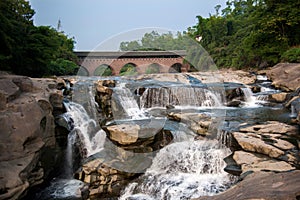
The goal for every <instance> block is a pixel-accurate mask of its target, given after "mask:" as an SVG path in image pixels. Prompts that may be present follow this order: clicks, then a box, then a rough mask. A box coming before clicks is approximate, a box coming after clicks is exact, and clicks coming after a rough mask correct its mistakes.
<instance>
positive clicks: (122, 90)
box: [113, 82, 146, 120]
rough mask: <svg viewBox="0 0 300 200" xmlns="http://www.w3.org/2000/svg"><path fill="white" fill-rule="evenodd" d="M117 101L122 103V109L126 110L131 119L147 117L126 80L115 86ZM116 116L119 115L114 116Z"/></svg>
mask: <svg viewBox="0 0 300 200" xmlns="http://www.w3.org/2000/svg"><path fill="white" fill-rule="evenodd" d="M113 95H114V96H115V98H116V99H117V101H118V102H119V103H120V104H121V107H122V109H123V110H124V111H125V112H126V114H127V117H128V118H131V119H135V120H137V119H145V118H146V115H145V113H144V112H143V111H142V110H141V109H140V107H139V105H138V103H137V102H136V100H135V98H134V96H133V93H132V92H131V91H130V90H129V88H127V87H126V83H125V82H121V83H118V84H117V86H116V87H115V88H114V94H113ZM114 117H115V118H116V117H117V116H114Z"/></svg>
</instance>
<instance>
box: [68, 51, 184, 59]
mask: <svg viewBox="0 0 300 200" xmlns="http://www.w3.org/2000/svg"><path fill="white" fill-rule="evenodd" d="M74 53H75V55H77V57H78V58H85V57H95V58H149V57H156V58H166V57H167V58H170V57H171V58H174V57H175V58H176V57H184V56H186V54H187V53H186V51H185V50H177V51H75V52H74Z"/></svg>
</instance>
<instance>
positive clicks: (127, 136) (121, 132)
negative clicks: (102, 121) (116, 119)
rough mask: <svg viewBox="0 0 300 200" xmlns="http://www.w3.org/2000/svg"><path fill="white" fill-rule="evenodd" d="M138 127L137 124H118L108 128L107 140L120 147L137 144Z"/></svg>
mask: <svg viewBox="0 0 300 200" xmlns="http://www.w3.org/2000/svg"><path fill="white" fill-rule="evenodd" d="M139 130H140V126H139V125H137V124H120V125H113V126H108V127H107V131H108V132H109V138H110V139H111V140H113V141H115V142H117V143H119V144H121V145H130V144H134V143H136V142H137V140H138V138H139Z"/></svg>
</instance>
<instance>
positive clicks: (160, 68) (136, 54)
mask: <svg viewBox="0 0 300 200" xmlns="http://www.w3.org/2000/svg"><path fill="white" fill-rule="evenodd" d="M74 53H75V54H76V55H77V57H78V64H79V65H80V66H81V68H83V69H84V70H85V71H86V73H88V74H87V75H89V76H93V75H96V74H95V72H96V70H97V68H99V67H101V66H106V67H108V68H110V69H111V72H112V75H119V74H120V71H121V69H122V68H123V67H124V66H125V65H127V64H131V65H133V66H135V68H136V69H135V70H136V72H137V73H138V74H144V73H147V69H148V68H149V67H150V66H156V68H157V69H156V72H157V73H167V72H173V73H174V72H187V71H188V70H189V68H190V66H189V64H188V63H186V62H184V57H185V56H186V51H184V50H179V51H125V52H122V51H91V52H89V51H76V52H74Z"/></svg>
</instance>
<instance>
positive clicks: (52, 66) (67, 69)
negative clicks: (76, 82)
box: [47, 58, 79, 76]
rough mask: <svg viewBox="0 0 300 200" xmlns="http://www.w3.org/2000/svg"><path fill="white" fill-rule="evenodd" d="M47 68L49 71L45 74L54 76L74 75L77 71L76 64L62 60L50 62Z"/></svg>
mask: <svg viewBox="0 0 300 200" xmlns="http://www.w3.org/2000/svg"><path fill="white" fill-rule="evenodd" d="M47 68H48V69H49V70H50V71H49V72H48V73H47V74H51V75H56V76H62V75H74V74H76V73H77V71H78V69H79V67H78V65H77V64H76V63H74V62H72V61H70V60H64V59H63V58H58V59H57V60H55V61H54V60H52V61H50V63H49V65H48V67H47Z"/></svg>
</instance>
